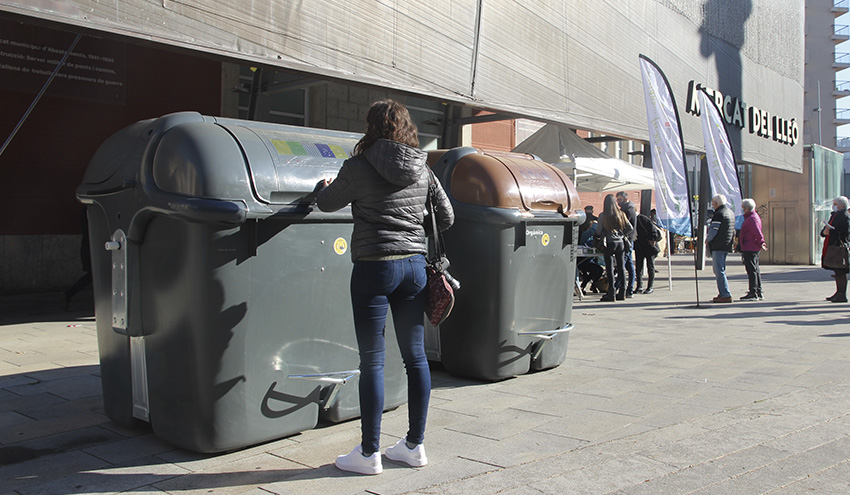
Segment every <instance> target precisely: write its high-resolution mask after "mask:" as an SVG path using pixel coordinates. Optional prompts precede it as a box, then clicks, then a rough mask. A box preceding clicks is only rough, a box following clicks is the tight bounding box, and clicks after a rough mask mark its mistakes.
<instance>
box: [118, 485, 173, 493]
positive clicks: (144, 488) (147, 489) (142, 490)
mask: <svg viewBox="0 0 850 495" xmlns="http://www.w3.org/2000/svg"><path fill="white" fill-rule="evenodd" d="M124 493H134V494H135V495H162V494H163V493H166V492H164V491H162V490H160V489H159V488H155V487H153V486H150V485H148V486H140V487H139V488H136V489H133V490H127V491H126V492H124Z"/></svg>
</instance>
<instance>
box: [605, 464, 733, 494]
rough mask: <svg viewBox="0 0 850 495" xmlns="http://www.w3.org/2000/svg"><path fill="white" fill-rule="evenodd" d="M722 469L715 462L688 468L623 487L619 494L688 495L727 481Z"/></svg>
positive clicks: (721, 465)
mask: <svg viewBox="0 0 850 495" xmlns="http://www.w3.org/2000/svg"><path fill="white" fill-rule="evenodd" d="M724 468H725V466H724V465H723V464H721V463H719V462H715V461H712V462H707V463H704V464H699V465H697V466H689V467H687V468H684V469H680V470H678V471H673V472H670V473H668V474H666V475H663V476H659V477H655V478H650V479H646V480H644V481H643V482H641V483H635V484H633V485H632V486H627V487H623V488H622V489H621V492H622V494H623V495H659V494H665V495H666V494H685V493H687V494H690V493H693V492H695V491H697V490H700V489H703V488H705V487H707V486H710V485H714V484H716V483H718V482H720V481H723V480H725V479H727V475H726V474H725V472H724Z"/></svg>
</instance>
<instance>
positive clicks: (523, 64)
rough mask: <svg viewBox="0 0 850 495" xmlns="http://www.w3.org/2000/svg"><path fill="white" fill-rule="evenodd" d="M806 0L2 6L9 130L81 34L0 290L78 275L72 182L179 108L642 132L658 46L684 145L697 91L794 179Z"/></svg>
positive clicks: (751, 154) (37, 138)
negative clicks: (510, 121) (388, 110)
mask: <svg viewBox="0 0 850 495" xmlns="http://www.w3.org/2000/svg"><path fill="white" fill-rule="evenodd" d="M803 5H804V4H803V2H802V1H800V0H778V1H772V2H752V1H751V0H727V1H723V2H721V1H718V0H651V1H644V0H634V1H631V0H626V1H623V2H618V3H616V4H610V3H607V2H595V1H589V0H588V1H577V2H548V1H545V0H532V1H529V2H518V1H509V0H492V1H487V0H485V1H481V2H464V1H456V0H438V1H435V2H429V3H421V2H401V3H392V4H386V3H382V2H372V1H366V0H363V1H360V0H355V1H350V2H340V1H332V0H316V1H314V2H309V3H305V2H294V1H289V0H265V1H261V2H251V3H249V4H245V3H239V2H225V1H223V0H189V1H181V2H175V1H167V0H166V1H163V2H150V1H148V0H126V1H122V2H103V1H102V0H100V1H98V0H67V1H63V2H36V3H33V2H30V1H26V0H0V21H2V22H3V29H2V31H0V33H2V34H0V81H5V84H4V83H0V101H2V102H3V107H4V109H7V111H5V112H3V114H2V116H0V136H2V137H6V136H7V135H10V134H11V133H12V131H13V129H14V128H15V127H16V125H17V124H18V123H19V122H20V120H21V116H22V115H23V114H24V113H25V112H26V109H27V108H28V106H29V105H30V104H31V103H32V101H33V100H34V98H35V96H36V95H37V93H38V92H39V90H40V88H41V87H42V84H43V81H44V80H45V79H46V78H47V77H48V76H49V74H50V72H51V71H52V70H53V68H55V67H56V66H57V65H58V62H59V60H60V59H61V58H62V56H63V55H64V54H65V52H66V51H68V48H69V47H70V46H71V45H72V43H73V42H74V40H75V39H76V37H77V35H82V36H81V39H80V41H79V44H78V45H77V47H76V48H75V49H74V50H72V51H71V55H70V56H69V58H68V62H69V64H68V65H66V66H65V68H63V69H62V71H60V72H59V74H60V76H57V77H56V79H55V80H54V83H52V84H51V87H50V88H49V89H48V90H47V92H46V93H45V95H44V97H43V98H42V100H41V101H40V102H39V103H38V105H37V106H36V107H35V110H34V111H33V112H32V114H31V115H30V117H29V118H28V119H27V120H26V122H24V123H23V125H22V126H21V127H20V131H19V132H18V134H17V135H16V136H15V138H14V139H13V140H12V142H11V144H10V145H9V147H8V149H7V150H6V151H5V152H4V153H3V155H0V175H2V178H0V187H2V188H3V193H4V195H3V196H2V197H3V201H5V202H6V205H5V206H6V210H7V211H14V212H15V214H14V215H4V216H3V217H2V220H0V249H2V253H3V257H4V268H3V272H2V273H0V276H2V280H3V282H2V285H1V286H0V291H3V292H9V291H18V290H44V289H49V288H57V287H61V286H63V285H66V284H69V283H70V282H72V281H73V279H74V277H75V275H74V274H73V272H74V271H79V265H78V262H75V261H74V260H75V259H76V258H77V257H78V254H77V251H78V249H77V247H76V245H77V244H78V243H79V228H80V227H79V222H78V215H77V211H78V208H79V206H78V205H77V204H76V202H75V200H74V189H75V187H76V185H77V184H79V183H80V181H81V178H82V175H83V173H84V170H85V167H86V164H87V162H88V157H90V156H91V154H92V153H93V152H94V150H95V149H96V148H97V146H98V145H99V144H100V143H101V142H102V141H103V140H104V139H105V138H106V137H107V136H109V135H110V134H111V133H113V132H115V131H117V130H118V129H120V128H121V127H124V126H126V125H128V124H130V123H132V122H135V121H137V120H141V119H145V118H153V117H158V116H160V115H162V114H164V113H169V112H173V111H181V110H195V111H200V112H201V113H206V114H219V115H225V116H231V117H242V118H250V119H258V120H269V121H273V122H285V123H292V124H296V125H302V124H303V125H308V126H314V127H324V128H331V129H340V130H353V131H360V130H362V125H363V124H362V120H363V112H364V109H365V108H366V107H367V106H368V104H369V103H370V102H371V101H372V100H374V99H375V98H377V97H382V96H386V95H390V96H393V97H396V98H398V99H401V100H402V101H404V102H405V103H406V104H407V105H408V106H409V107H411V108H412V109H413V112H414V114H415V115H414V117H415V119H416V120H417V123H418V124H419V126H420V129H421V130H422V132H423V136H424V137H425V138H426V139H424V140H423V144H424V145H425V146H428V147H431V146H440V145H445V144H462V143H463V139H464V138H463V132H461V129H463V127H464V124H467V123H470V122H473V121H474V120H471V119H474V118H477V117H480V115H479V114H480V113H481V112H482V111H486V112H490V113H496V114H501V115H504V116H509V117H514V118H528V119H533V120H536V121H540V122H557V123H563V124H567V125H569V126H570V127H573V128H576V129H582V130H584V131H587V132H592V133H594V134H593V135H594V136H600V135H601V136H612V137H615V138H618V139H626V140H633V141H646V140H647V138H648V130H647V125H646V112H645V108H644V99H643V90H642V86H641V80H640V71H639V66H638V55H640V54H644V55H646V56H648V57H650V58H651V59H653V60H654V61H655V62H656V63H657V64H658V65H659V66H660V67H662V69H664V71H665V73H666V74H667V76H668V79H669V80H670V84H671V86H672V88H673V91H674V94H675V96H676V99H677V101H678V103H679V106H680V109H679V111H680V114H681V120H682V126H683V135H684V138H685V146H686V148H687V149H688V151H689V152H691V153H697V154H698V153H700V152H702V151H703V150H704V146H703V143H702V132H701V124H700V121H699V117H698V116H697V115H696V114H695V113H693V112H690V111H688V110H689V109H692V106H691V101H690V97H691V95H692V94H693V90H694V89H695V88H697V87H700V86H701V87H706V88H708V89H709V90H711V92H712V94H713V95H714V96H715V98H716V99H717V101H718V102H719V103H720V104H721V105H722V107H723V108H724V111H725V112H726V118H727V122H728V123H729V128H730V134H731V137H732V141H733V146H734V147H735V151H736V155H737V157H738V159H739V160H740V161H741V163H742V165H743V166H762V167H767V168H769V169H771V170H785V171H788V172H789V173H792V174H799V173H800V172H801V171H802V156H803V148H802V137H801V136H802V134H803V132H802V131H803V126H802V122H803V118H804V91H803V89H804V77H803V74H804V63H803V62H804V59H803V33H804V29H803V27H804V16H803V12H804V10H803ZM9 26H15V27H14V28H10V27H9ZM45 33H49V34H50V36H51V38H49V39H48V38H44V37H43V35H44V34H45ZM252 68H253V70H252ZM36 76H37V77H36ZM48 178H49V180H48ZM9 260H12V262H10V261H9ZM13 265H14V266H13ZM69 265H74V267H73V268H68V269H67V270H66V269H64V268H62V269H60V266H61V267H65V266H69ZM21 267H25V268H21ZM45 267H50V268H49V269H48V268H45ZM36 273H40V274H39V275H37V276H36V275H35V274H36ZM35 279H37V280H35Z"/></svg>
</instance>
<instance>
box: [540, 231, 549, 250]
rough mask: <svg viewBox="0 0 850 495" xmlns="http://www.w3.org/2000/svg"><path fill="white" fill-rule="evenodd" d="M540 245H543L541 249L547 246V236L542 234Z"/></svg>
mask: <svg viewBox="0 0 850 495" xmlns="http://www.w3.org/2000/svg"><path fill="white" fill-rule="evenodd" d="M540 243H541V244H543V247H546V246H548V245H549V234H543V237H541V238H540Z"/></svg>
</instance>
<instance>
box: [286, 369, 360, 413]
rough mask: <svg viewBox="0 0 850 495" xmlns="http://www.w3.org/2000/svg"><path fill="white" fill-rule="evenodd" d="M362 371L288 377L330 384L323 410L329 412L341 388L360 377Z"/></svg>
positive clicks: (289, 377)
mask: <svg viewBox="0 0 850 495" xmlns="http://www.w3.org/2000/svg"><path fill="white" fill-rule="evenodd" d="M359 375H360V370H349V371H332V372H330V373H316V374H310V375H287V376H286V377H287V378H288V379H290V380H309V381H313V382H320V383H330V392H329V393H328V396H327V397H326V398H325V400H323V401H322V404H321V406H322V410H324V411H327V410H328V409H330V407H331V405H332V404H333V402H334V400H335V399H336V396H337V394H338V393H339V386H340V385H345V384H346V383H347V382H348V380H351V379H352V378H354V377H356V376H359Z"/></svg>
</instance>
